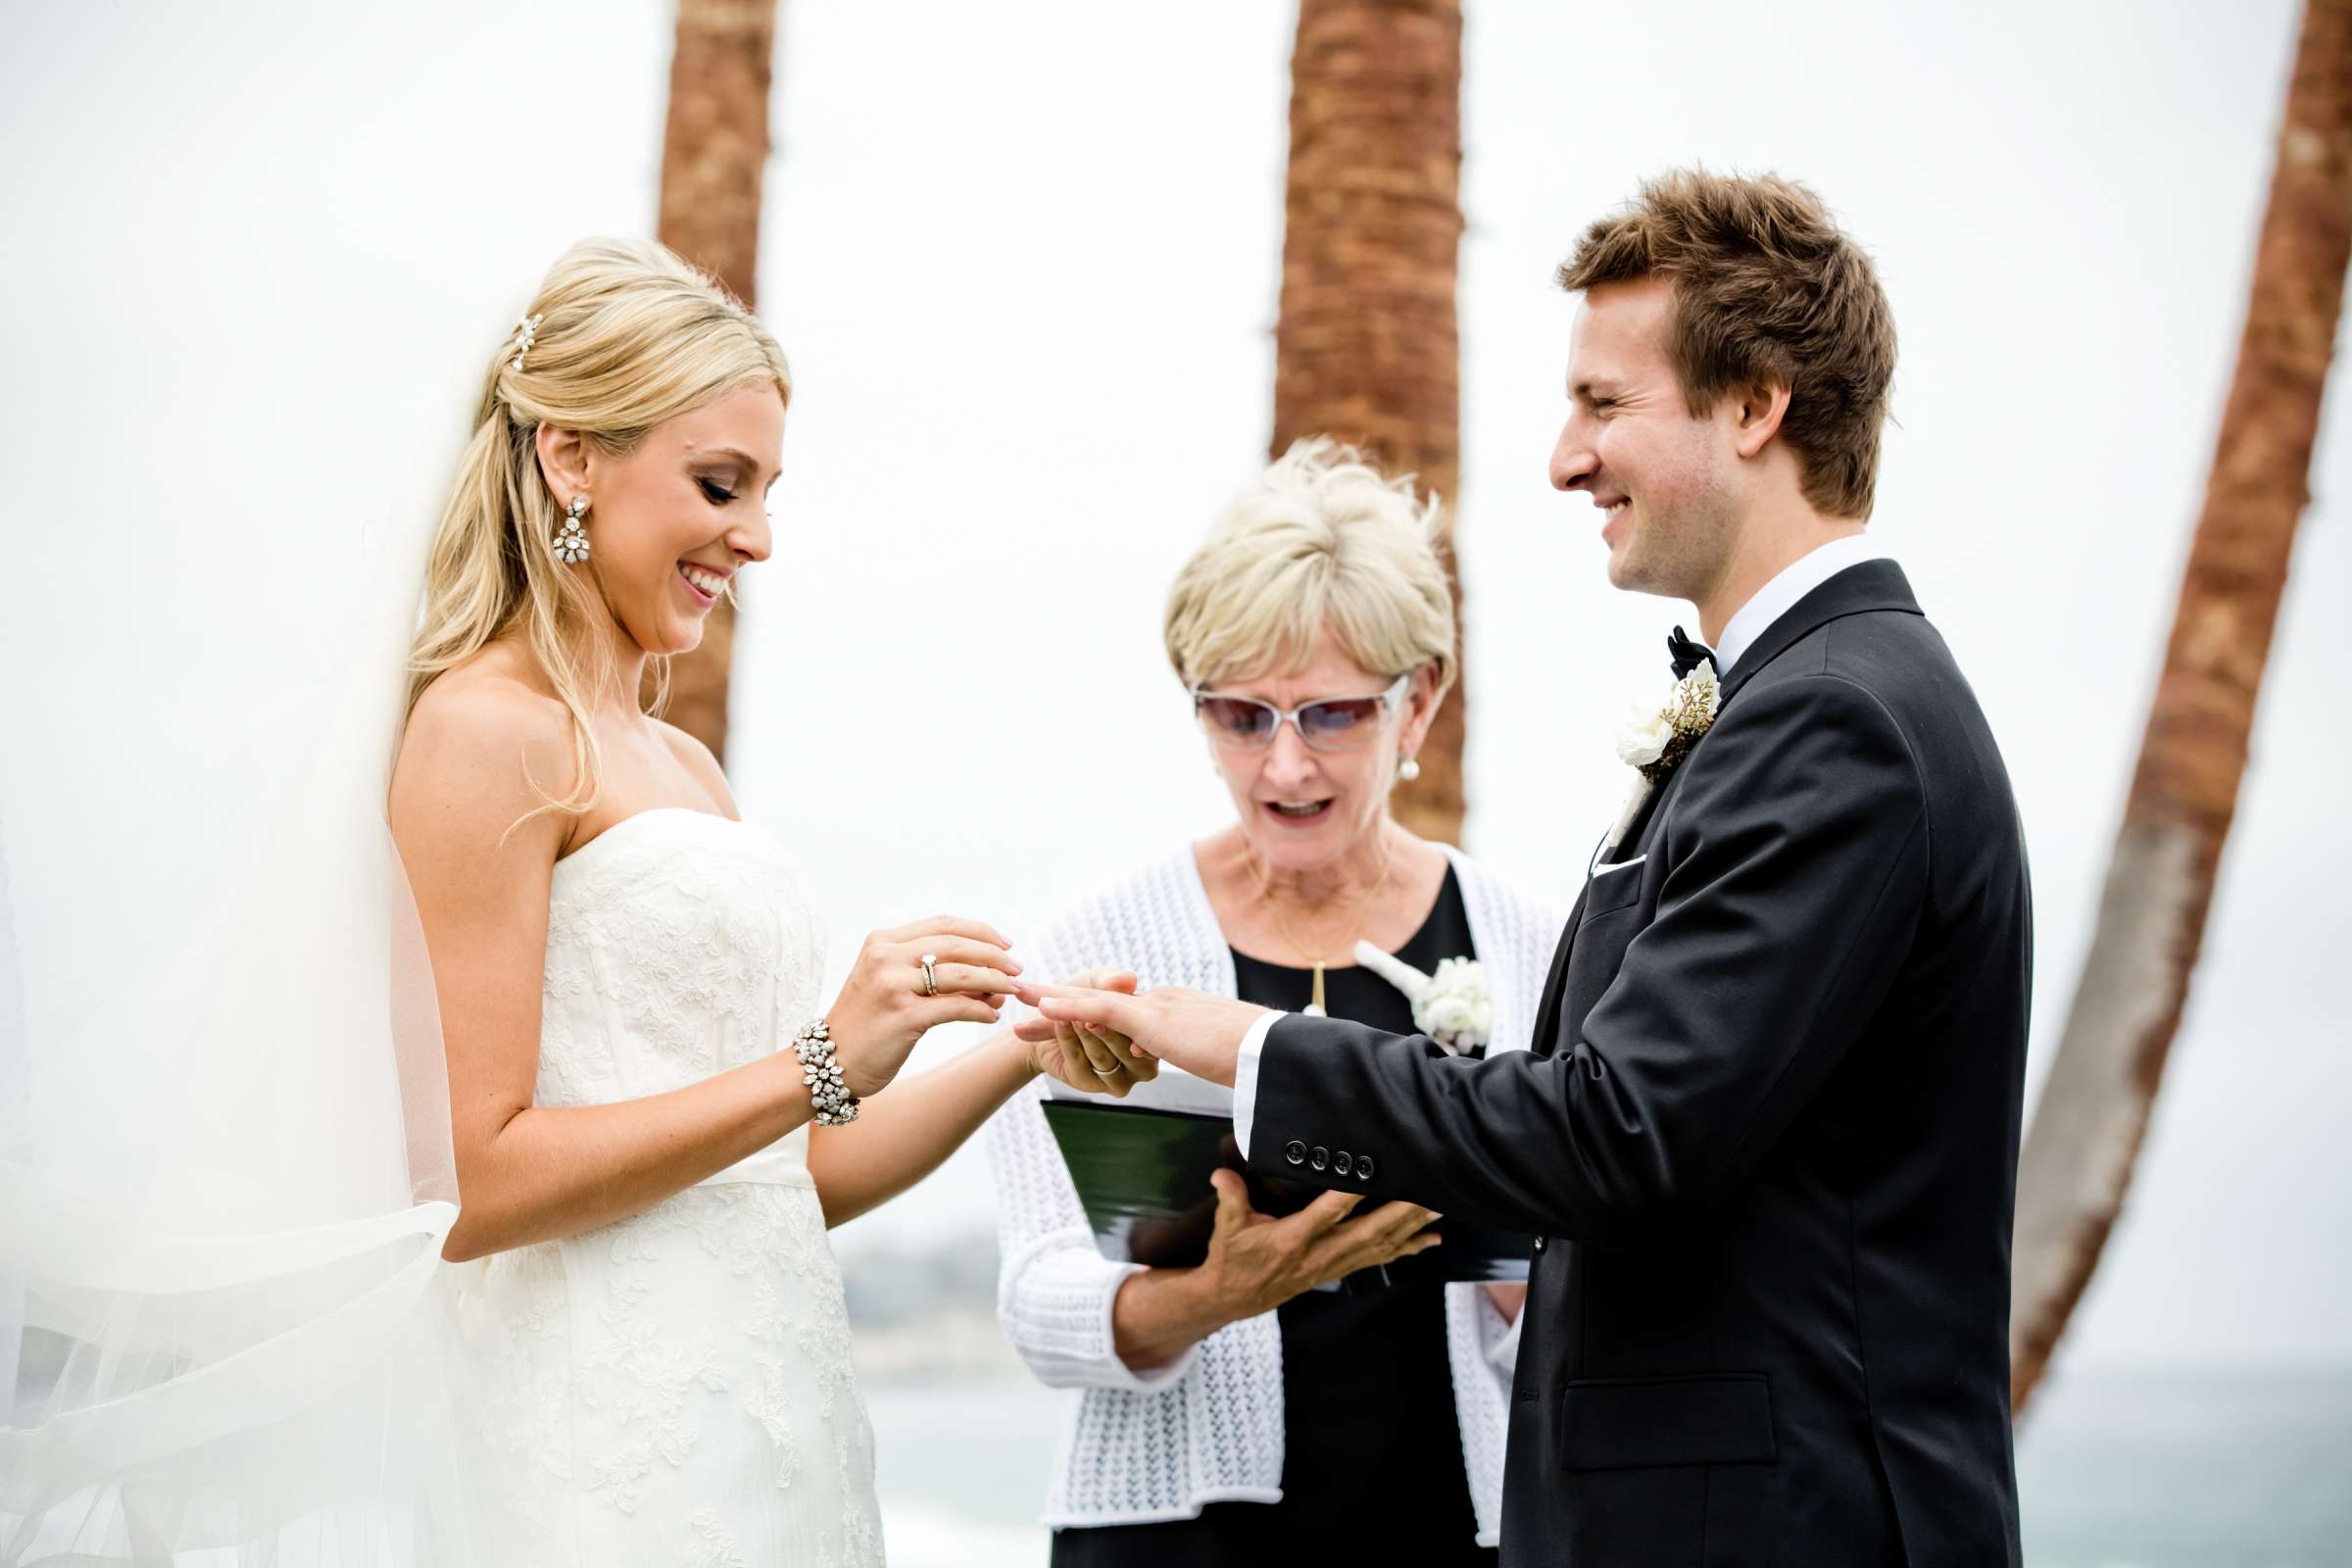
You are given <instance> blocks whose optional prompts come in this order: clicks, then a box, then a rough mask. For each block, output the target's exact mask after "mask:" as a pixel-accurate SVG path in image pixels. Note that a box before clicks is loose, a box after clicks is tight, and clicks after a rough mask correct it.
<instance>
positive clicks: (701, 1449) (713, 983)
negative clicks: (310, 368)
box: [391, 241, 1149, 1563]
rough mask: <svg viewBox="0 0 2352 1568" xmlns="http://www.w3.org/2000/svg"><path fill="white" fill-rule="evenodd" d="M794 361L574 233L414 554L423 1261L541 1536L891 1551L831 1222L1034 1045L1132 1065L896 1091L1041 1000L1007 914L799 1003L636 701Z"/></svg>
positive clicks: (956, 1124)
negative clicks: (965, 1037) (879, 1508)
mask: <svg viewBox="0 0 2352 1568" xmlns="http://www.w3.org/2000/svg"><path fill="white" fill-rule="evenodd" d="M790 393H791V384H790V380H789V378H788V375H787V372H786V369H785V364H784V359H783V355H782V353H781V352H780V351H779V350H778V348H777V346H776V344H775V341H774V339H773V338H772V337H770V336H769V334H768V333H767V331H766V329H765V328H764V327H762V326H761V325H760V322H759V321H758V320H757V319H755V318H754V317H753V316H752V315H751V314H750V313H749V312H748V311H746V310H745V309H744V308H742V307H741V306H740V305H738V304H737V303H735V302H734V301H733V300H732V299H730V298H728V297H726V296H725V295H724V294H723V293H721V292H720V291H719V290H718V289H717V288H715V287H714V286H713V285H711V283H709V282H708V281H706V280H705V279H704V278H703V277H701V276H700V275H699V274H697V273H696V272H694V271H693V270H691V269H690V268H688V267H687V266H686V265H685V264H683V263H682V262H680V261H678V260H677V259H676V258H674V257H672V256H670V255H669V254H667V253H666V252H663V251H662V250H660V249H659V248H658V247H654V246H647V245H625V244H617V243H612V242H600V241H591V242H588V243H585V244H582V245H580V246H577V247H575V248H574V249H573V250H572V251H571V252H570V253H569V254H568V255H566V256H565V257H564V259H563V260H562V261H560V262H559V263H558V264H557V265H556V267H555V269H554V270H553V271H551V272H550V273H549V274H548V277H547V281H546V283H545V285H544V286H543V287H542V289H541V290H540V293H539V295H538V297H537V298H536V299H535V300H534V301H533V302H532V304H531V306H530V309H529V311H528V312H527V313H526V314H525V317H524V319H523V321H522V322H521V323H520V324H519V325H518V326H517V328H516V333H515V338H514V340H513V341H512V342H510V343H509V344H508V345H507V346H506V347H504V348H503V349H502V350H501V351H500V354H499V357H498V359H497V361H496V362H495V363H494V364H493V365H492V366H491V368H490V371H489V377H488V384H487V386H486V388H485V390H484V393H483V398H482V404H481V409H480V415H479V418H478V423H477V427H476V429H475V431H474V435H473V438H472V441H471V443H470V444H469V445H468V447H467V449H466V454H465V457H464V459H463V461H462V464H461V467H460V470H459V474H458V478H457V482H456V484H455V485H454V487H453V489H452V492H451V496H450V500H449V504H448V508H447V510H446V512H445V513H444V515H443V518H442V522H441V527H440V532H439V536H438V537H437V538H436V540H435V541H434V545H433V549H432V554H431V558H430V562H431V564H430V567H429V570H428V576H427V582H426V589H425V601H426V603H425V613H424V619H423V624H422V626H421V628H420V630H419V632H418V635H417V646H416V651H415V656H414V658H413V660H412V662H411V669H412V680H413V683H414V687H413V690H414V696H413V702H412V711H411V713H410V717H409V723H408V729H407V734H406V737H405V739H404V741H403V744H402V746H401V749H400V754H399V759H398V761H397V764H396V766H395V768H394V772H393V778H392V791H391V820H392V829H393V835H394V837H395V839H396V841H397V842H398V844H399V848H400V854H401V858H402V861H403V862H404V863H405V865H406V866H407V868H408V873H409V879H410V883H411V886H412V887H413V889H414V891H415V894H416V898H417V911H418V914H419V916H420V918H421V920H422V923H423V930H424V936H425V942H426V946H427V949H428V951H429V953H430V956H431V961H432V971H433V977H434V981H435V984H436V986H437V988H438V992H439V998H440V1011H441V1024H442V1032H443V1039H444V1045H445V1049H446V1051H447V1054H448V1059H449V1082H450V1122H451V1132H452V1135H453V1140H454V1144H455V1151H456V1156H457V1171H458V1181H459V1187H460V1190H461V1192H462V1193H463V1195H464V1204H463V1207H462V1209H461V1211H460V1213H459V1215H458V1218H457V1221H456V1224H455V1225H454V1226H453V1227H452V1229H451V1231H450V1233H449V1236H448V1240H447V1242H446V1244H445V1247H444V1255H445V1256H447V1257H449V1258H451V1259H456V1260H469V1259H479V1260H480V1261H479V1262H477V1263H474V1264H473V1265H472V1268H471V1277H470V1278H469V1279H468V1280H467V1281H466V1286H467V1288H468V1289H469V1291H470V1292H471V1293H472V1294H473V1295H475V1296H476V1297H478V1299H479V1300H480V1301H481V1302H482V1303H483V1304H484V1306H485V1307H486V1309H487V1310H486V1311H485V1312H484V1314H483V1320H484V1324H485V1328H486V1332H485V1334H484V1336H483V1337H484V1338H485V1339H486V1340H488V1341H489V1342H490V1345H489V1354H488V1357H487V1363H486V1364H487V1368H488V1371H487V1377H486V1387H485V1395H486V1398H487V1402H488V1404H489V1406H490V1410H491V1413H492V1414H491V1422H490V1429H491V1430H492V1431H493V1432H494V1433H495V1434H496V1437H497V1440H498V1443H499V1445H500V1446H501V1448H502V1450H503V1451H502V1452H501V1454H500V1457H501V1458H502V1459H503V1460H504V1467H505V1471H506V1475H507V1493H508V1495H507V1497H506V1498H505V1501H506V1502H507V1504H508V1506H509V1509H510V1511H511V1513H512V1515H513V1522H514V1523H515V1524H516V1525H518V1526H519V1527H520V1528H521V1530H522V1531H523V1533H524V1535H525V1538H526V1539H527V1541H528V1542H529V1544H530V1546H531V1547H532V1548H533V1549H534V1550H535V1551H536V1552H537V1553H539V1554H540V1555H544V1556H547V1557H549V1558H550V1559H552V1560H561V1561H564V1562H578V1561H607V1560H610V1561H613V1562H630V1563H637V1562H655V1561H662V1562H685V1561H709V1562H711V1563H732V1562H738V1561H742V1562H760V1563H783V1562H809V1563H820V1562H821V1563H836V1562H838V1563H866V1562H879V1561H880V1560H881V1555H882V1553H881V1538H880V1527H879V1524H878V1521H877V1520H876V1517H875V1507H874V1496H873V1489H872V1450H871V1443H870V1439H869V1436H868V1433H867V1430H866V1424H865V1416H864V1412H863V1409H862V1406H861V1405H860V1403H859V1400H858V1391H857V1388H856V1385H855V1381H854V1378H853V1374H852V1371H851V1364H850V1346H849V1324H848V1321H847V1318H846V1315H845V1313H844V1310H843V1305H842V1293H841V1283H840V1279H839V1277H838V1275H837V1274H836V1273H835V1270H834V1264H833V1258H832V1254H831V1252H830V1251H829V1250H828V1249H827V1247H826V1244H825V1230H826V1228H827V1227H828V1226H831V1225H838V1224H840V1223H842V1222H843V1221H845V1220H848V1219H851V1218H854V1217H856V1216H857V1215H858V1214H860V1213H863V1212H864V1211H866V1210H867V1209H869V1208H872V1207H873V1206H875V1205H876V1204H878V1203H881V1202H883V1201H886V1200H887V1199H889V1198H891V1197H892V1196H893V1195H895V1194H897V1193H899V1192H902V1191H904V1190H905V1189H906V1188H907V1187H908V1186H909V1185H911V1184H912V1183H913V1182H915V1181H916V1180H918V1179H919V1178H921V1177H922V1176H923V1175H925V1174H926V1173H928V1172H929V1171H930V1170H932V1169H933V1168H934V1167H935V1166H937V1165H938V1164H939V1162H940V1161H941V1160H942V1159H944V1158H946V1157H947V1155H948V1154H949V1153H950V1152H953V1151H954V1150H955V1148H956V1146H957V1145H958V1144H960V1143H961V1142H962V1141H963V1140H964V1138H966V1137H967V1136H969V1135H970V1134H971V1133H972V1132H973V1131H974V1130H975V1129H977V1128H978V1127H979V1126H980V1125H981V1124H982V1123H983V1122H985V1121H986V1120H987V1118H988V1117H989V1115H990V1113H991V1112H993V1111H994V1110H995V1108H996V1107H997V1106H998V1105H999V1104H1001V1103H1004V1101H1005V1100H1006V1099H1007V1098H1008V1097H1009V1096H1010V1095H1011V1094H1012V1093H1013V1092H1014V1091H1015V1090H1017V1089H1019V1088H1021V1087H1022V1086H1023V1085H1025V1084H1026V1083H1027V1082H1028V1081H1029V1080H1030V1079H1031V1078H1033V1077H1035V1076H1036V1075H1037V1074H1038V1073H1040V1072H1046V1071H1051V1072H1054V1073H1055V1074H1056V1075H1058V1076H1060V1077H1062V1078H1063V1079H1064V1080H1065V1081H1073V1082H1079V1083H1082V1084H1083V1086H1084V1087H1087V1088H1090V1089H1103V1088H1104V1087H1105V1086H1108V1087H1110V1088H1112V1089H1114V1090H1117V1091H1119V1092H1124V1089H1125V1087H1126V1085H1127V1083H1128V1082H1129V1081H1131V1080H1132V1078H1133V1076H1134V1074H1133V1073H1131V1072H1128V1071H1127V1070H1125V1069H1122V1068H1120V1067H1118V1066H1116V1065H1113V1066H1112V1067H1111V1068H1110V1073H1111V1074H1112V1075H1113V1076H1109V1077H1105V1076H1103V1075H1102V1074H1100V1073H1098V1072H1097V1071H1096V1070H1095V1069H1094V1068H1093V1067H1091V1066H1089V1065H1087V1064H1086V1063H1085V1062H1084V1061H1080V1062H1077V1063H1074V1064H1073V1063H1071V1062H1068V1061H1065V1060H1064V1059H1063V1057H1062V1056H1061V1054H1059V1052H1058V1051H1057V1050H1055V1049H1054V1048H1052V1047H1048V1048H1047V1049H1046V1050H1045V1051H1043V1052H1042V1053H1037V1054H1033V1053H1032V1049H1031V1048H1030V1047H1028V1046H1026V1045H1024V1044H1022V1043H1021V1042H1020V1041H1019V1040H1017V1039H1016V1038H1015V1037H1014V1036H1013V1034H1012V1033H1011V1031H1010V1030H1009V1029H1006V1030H1002V1031H999V1032H998V1033H997V1034H995V1035H994V1036H992V1037H991V1038H990V1039H989V1040H988V1041H987V1042H986V1043H985V1044H984V1045H982V1046H981V1047H979V1048H978V1049H977V1050H974V1051H972V1052H970V1053H968V1054H965V1055H964V1056H962V1057H961V1058H960V1059H958V1060H957V1061H956V1062H955V1063H954V1064H952V1065H950V1066H948V1067H946V1068H943V1069H941V1070H940V1071H937V1072H934V1073H931V1074H928V1075H926V1076H924V1077H921V1078H919V1079H916V1080H913V1081H910V1082H908V1083H907V1084H905V1085H903V1086H900V1087H898V1088H897V1089H896V1090H895V1091H893V1092H891V1093H889V1094H883V1093H881V1091H882V1090H883V1089H884V1087H885V1086H886V1085H889V1084H890V1083H891V1081H892V1079H893V1077H894V1076H895V1075H896V1074H897V1072H898V1070H899V1068H900V1066H901V1064H902V1063H904V1062H905V1061H906V1059H907V1053H908V1052H909V1051H910V1050H911V1049H912V1048H913V1047H914V1045H915V1043H916V1042H917V1041H918V1040H920V1039H921V1038H922V1036H923V1034H924V1032H925V1031H927V1030H929V1029H932V1028H934V1027H936V1026H938V1025H940V1024H945V1023H954V1022H981V1023H995V1022H997V1021H998V1020H999V1008H1000V1007H1001V1006H1002V1005H1003V1003H1004V1001H1005V998H1006V997H1007V996H1020V997H1023V998H1024V999H1030V998H1034V997H1035V996H1036V995H1037V993H1036V991H1035V990H1034V988H1032V987H1031V986H1030V984H1029V983H1028V982H1027V981H1026V980H1024V979H1023V978H1022V977H1021V965H1020V964H1019V963H1018V962H1017V961H1015V960H1014V959H1013V958H1012V957H1011V956H1010V954H1009V951H1008V950H1009V944H1008V943H1007V942H1006V941H1005V938H1004V937H1002V936H1001V935H999V934H998V933H997V932H996V931H994V930H992V929H991V928H990V927H988V926H987V925H984V924H982V923H980V922H978V921H974V920H965V919H953V918H939V919H929V920H921V921H916V922H914V923H912V924H909V925H906V926H902V927H899V928H898V929H895V930H890V931H880V932H876V933H874V934H873V935H871V936H869V937H867V938H866V940H865V943H864V945H863V947H862V949H861V950H860V951H859V953H858V958H857V961H856V963H855V965H854V967H853V968H852V971H851V974H850V977H849V980H848V982H847V983H846V984H845V985H844V986H843V988H842V991H841V994H840V995H839V996H838V997H836V998H835V999H834V1000H833V1002H832V1005H830V1006H829V1007H825V1008H823V1009H822V1010H821V1011H820V1009H819V1007H818V997H817V993H816V986H817V982H818V979H819V976H820V974H821V967H822V959H823V954H824V947H823V942H822V938H821V935H820V932H819V927H818V924H817V920H816V917H815V914H814V911H812V910H811V909H810V908H809V905H808V902H807V899H806V897H805V895H804V893H803V891H802V888H801V886H800V884H799V883H798V881H797V880H796V879H795V877H794V874H793V872H792V870H791V867H790V861H789V860H788V858H787V857H786V855H785V853H784V850H783V848H782V846H781V845H779V844H778V843H777V841H776V840H775V839H774V838H772V837H770V836H769V835H768V834H766V833H764V832H762V831H761V830H760V829H759V828H756V827H753V826H750V825H747V824H745V823H743V822H741V821H739V820H737V819H736V814H735V808H734V802H733V800H732V798H731V797H730V796H729V794H728V790H727V783H726V780H725V778H724V777H723V776H722V775H721V774H720V772H719V768H718V764H717V763H716V761H715V760H712V758H711V754H710V752H709V751H707V750H706V749H705V748H704V747H703V746H702V745H701V744H700V743H698V742H696V741H695V740H693V739H692V738H690V737H689V736H687V735H686V734H685V733H684V732H683V731H680V730H678V729H676V728H673V727H672V726H670V725H668V724H665V723H663V722H662V721H661V720H660V719H659V718H656V717H653V716H650V715H649V714H647V713H646V712H644V711H642V710H641V709H640V707H639V703H638V693H639V691H640V689H641V686H642V684H643V681H644V678H645V675H646V666H647V664H648V663H649V662H652V661H658V660H660V659H661V658H662V656H664V655H670V654H678V653H683V652H686V651H687V650H689V649H691V648H693V647H694V646H695V645H696V644H697V643H698V642H699V641H700V640H701V637H702V633H703V623H704V617H705V616H707V615H708V614H709V613H711V609H712V607H714V606H715V605H716V604H717V603H718V602H719V600H720V598H721V597H723V596H725V595H726V594H728V593H729V592H731V591H732V587H733V583H734V579H735V577H736V574H737V573H738V572H740V571H742V570H744V569H746V568H747V567H751V566H754V565H756V564H759V563H760V562H763V561H765V560H766V559H767V557H768V553H769V549H770V537H769V523H768V518H767V514H766V510H765V491H766V489H767V487H768V485H770V484H771V483H772V482H773V481H774V480H775V478H776V475H777V469H778V464H779V461H780V458H779V452H780V448H781V445H782V441H783V435H784V411H785V404H786V400H787V399H788V398H789V396H790ZM818 765H823V764H822V762H821V761H820V762H819V763H818ZM1105 1059H1106V1060H1113V1061H1115V1060H1116V1059H1117V1058H1115V1057H1110V1056H1108V1055H1107V1054H1106V1056H1105ZM1126 1059H1128V1060H1130V1061H1132V1060H1133V1059H1134V1058H1132V1057H1128V1058H1126ZM1137 1070H1138V1071H1147V1070H1149V1069H1145V1068H1142V1067H1141V1066H1140V1064H1139V1066H1138V1069H1137ZM1073 1071H1075V1073H1076V1074H1077V1077H1076V1079H1075V1080H1073V1079H1072V1077H1071V1074H1072V1072H1073Z"/></svg>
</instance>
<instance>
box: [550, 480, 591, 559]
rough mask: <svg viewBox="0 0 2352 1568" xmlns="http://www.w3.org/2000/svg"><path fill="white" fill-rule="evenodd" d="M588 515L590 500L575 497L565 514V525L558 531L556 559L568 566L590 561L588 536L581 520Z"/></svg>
mask: <svg viewBox="0 0 2352 1568" xmlns="http://www.w3.org/2000/svg"><path fill="white" fill-rule="evenodd" d="M586 515H588V498H587V497H586V496H573V497H572V498H571V506H570V507H569V508H568V509H566V510H565V512H564V525H563V526H562V527H560V528H558V529H557V530H556V559H557V560H558V561H561V562H562V563H564V564H565V565H566V566H576V565H578V564H580V563H581V562H583V561H586V560H587V559H588V534H587V531H586V530H585V529H584V528H583V527H582V526H581V523H580V519H581V518H582V517H584V516H586Z"/></svg>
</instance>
